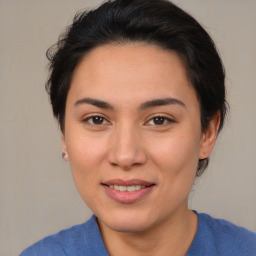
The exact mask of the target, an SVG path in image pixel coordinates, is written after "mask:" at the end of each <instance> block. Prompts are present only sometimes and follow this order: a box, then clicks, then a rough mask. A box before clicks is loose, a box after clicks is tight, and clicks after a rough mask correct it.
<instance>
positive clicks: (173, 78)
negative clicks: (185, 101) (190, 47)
mask: <svg viewBox="0 0 256 256" xmlns="http://www.w3.org/2000/svg"><path fill="white" fill-rule="evenodd" d="M71 96H72V97H75V98H79V97H87V96H90V97H93V98H99V97H100V98H102V99H106V100H108V97H111V99H114V98H116V99H117V98H118V99H119V100H122V99H123V100H127V99H134V100H135V99H136V98H138V99H139V98H145V100H147V99H148V98H152V97H153V96H154V97H155V98H163V97H167V96H170V97H174V96H175V97H181V98H184V97H188V98H189V97H192V98H193V97H195V92H194V89H193V87H192V86H191V85H190V83H189V81H188V79H187V75H186V70H185V67H184V65H183V62H182V60H181V58H180V57H179V56H178V54H176V53H175V52H172V51H169V50H164V49H162V48H160V47H158V46H153V45H145V44H137V43H136V44H135V43H134V44H124V45H104V46H100V47H97V48H95V49H93V50H91V51H90V52H89V53H87V54H86V55H85V56H84V57H83V59H82V60H81V61H80V62H79V64H78V65H77V67H76V69H75V71H74V74H73V78H72V81H71V89H70V92H69V95H68V97H71Z"/></svg>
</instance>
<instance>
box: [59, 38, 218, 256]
mask: <svg viewBox="0 0 256 256" xmlns="http://www.w3.org/2000/svg"><path fill="white" fill-rule="evenodd" d="M84 98H90V99H97V100H101V101H104V102H106V103H107V104H109V105H111V107H110V108H102V106H95V105H93V104H91V102H88V100H87V102H85V101H83V100H81V99H84ZM166 98H172V99H176V100H177V101H179V102H181V103H177V102H172V103H171V104H166V105H160V106H147V107H146V108H142V107H141V105H142V104H143V103H145V102H148V101H152V100H155V99H166ZM144 105H145V104H144ZM91 116H99V117H102V118H98V119H95V118H90V117H91ZM159 116H161V117H163V119H161V118H160V121H159V122H157V119H155V118H156V117H159ZM218 125H219V115H218V114H217V115H216V116H215V117H214V118H213V119H212V121H211V123H210V125H209V128H208V129H207V130H206V131H205V132H204V133H202V131H201V123H200V108H199V102H198V99H197V96H196V93H195V91H194V89H193V87H192V86H191V85H190V83H189V81H188V79H187V76H186V71H185V69H184V65H183V63H182V61H181V59H180V58H179V56H178V55H177V54H176V53H174V52H171V51H167V50H164V49H161V48H159V47H157V46H152V45H145V44H138V43H137V44H125V45H104V46H100V47H98V48H96V49H93V50H92V51H90V52H89V53H88V54H86V56H85V57H84V58H83V59H82V61H81V62H80V63H79V64H78V66H77V67H76V69H75V72H74V74H73V79H72V82H71V88H70V91H69V93H68V97H67V102H66V115H65V133H64V134H63V137H62V142H63V151H65V152H67V153H68V155H67V156H66V158H65V159H66V160H67V161H70V165H71V169H72V174H73V178H74V181H75V184H76V186H77V189H78V191H79V193H80V195H81V197H82V198H83V200H84V202H85V203H86V204H87V205H88V207H89V208H90V209H91V210H92V211H93V212H94V214H95V215H96V216H97V217H98V223H99V227H100V230H101V233H102V236H103V239H104V243H105V245H106V248H107V250H108V252H109V253H110V255H124V256H125V255H132V253H133V254H134V255H155V256H156V255H161V256H162V255H185V253H186V252H187V250H188V249H189V247H190V245H191V243H192V241H193V238H194V235H195V233H196V229H197V216H196V214H195V213H194V212H192V211H191V210H189V209H188V195H189V192H190V190H191V187H192V185H193V182H194V179H195V175H196V169H197V164H198V159H200V158H201V159H203V158H206V157H208V156H209V155H210V153H211V151H212V149H213V146H214V143H215V139H216V136H217V131H218ZM111 179H122V180H130V179H140V180H145V181H149V182H151V183H154V184H155V186H154V187H153V189H152V190H151V192H150V193H149V194H148V195H146V196H145V197H144V198H142V199H141V200H139V201H136V202H134V203H129V204H124V203H119V202H117V201H115V200H113V199H112V198H110V197H109V196H108V195H107V194H106V192H105V189H104V187H103V186H102V183H103V182H106V181H107V180H111Z"/></svg>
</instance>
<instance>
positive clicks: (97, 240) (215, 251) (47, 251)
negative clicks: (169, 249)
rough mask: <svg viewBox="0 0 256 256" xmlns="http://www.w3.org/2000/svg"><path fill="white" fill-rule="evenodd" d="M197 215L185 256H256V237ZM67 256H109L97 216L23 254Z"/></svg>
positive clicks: (229, 223) (253, 234)
mask: <svg viewBox="0 0 256 256" xmlns="http://www.w3.org/2000/svg"><path fill="white" fill-rule="evenodd" d="M196 213H197V212H196ZM197 215H198V227H197V233H196V235H195V237H194V240H193V242H192V245H191V247H190V249H189V251H188V252H187V254H186V256H195V255H196V256H216V255H218V256H219V255H221V256H256V233H254V232H251V231H249V230H247V229H245V228H243V227H239V226H236V225H234V224H232V223H231V222H229V221H226V220H222V219H215V218H212V217H211V216H209V215H208V214H205V213H197ZM64 255H65V256H67V255H68V256H109V254H108V252H107V250H106V247H105V245H104V243H103V240H102V236H101V233H100V230H99V227H98V224H97V221H96V217H95V216H94V215H93V216H92V217H91V218H90V219H89V220H88V221H87V222H85V223H83V224H81V225H76V226H73V227H71V228H69V229H65V230H63V231H60V232H59V233H57V234H55V235H51V236H48V237H46V238H44V239H42V240H40V241H38V242H37V243H35V244H34V245H32V246H30V247H29V248H27V249H26V250H25V251H23V252H22V253H21V254H20V256H64Z"/></svg>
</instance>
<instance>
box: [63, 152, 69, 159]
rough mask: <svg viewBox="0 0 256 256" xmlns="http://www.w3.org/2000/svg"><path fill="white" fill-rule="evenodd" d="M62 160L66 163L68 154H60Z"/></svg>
mask: <svg viewBox="0 0 256 256" xmlns="http://www.w3.org/2000/svg"><path fill="white" fill-rule="evenodd" d="M61 156H62V158H63V159H64V160H65V161H67V160H68V153H67V152H62V154H61Z"/></svg>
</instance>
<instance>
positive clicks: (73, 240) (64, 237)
mask: <svg viewBox="0 0 256 256" xmlns="http://www.w3.org/2000/svg"><path fill="white" fill-rule="evenodd" d="M88 234H89V235H91V234H92V236H94V238H95V237H96V239H98V240H100V239H101V237H100V235H99V234H100V233H99V232H98V227H97V223H96V218H95V216H92V217H91V218H90V219H89V220H88V221H87V222H85V223H83V224H80V225H76V226H73V227H71V228H68V229H65V230H62V231H60V232H58V233H56V234H54V235H51V236H48V237H45V238H44V239H42V240H40V241H38V242H37V243H35V244H34V245H32V246H30V247H28V248H27V249H26V250H24V251H23V252H22V253H21V254H20V256H32V255H33V256H35V255H36V256H53V255H54V256H56V255H58V256H62V255H91V253H90V248H89V245H90V241H89V240H90V237H88Z"/></svg>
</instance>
